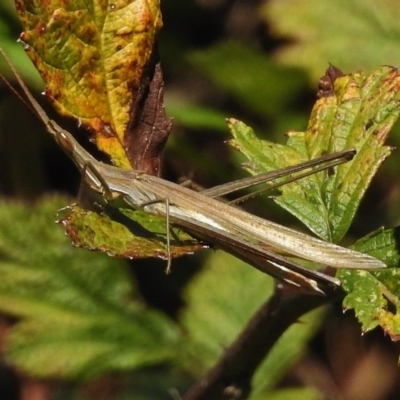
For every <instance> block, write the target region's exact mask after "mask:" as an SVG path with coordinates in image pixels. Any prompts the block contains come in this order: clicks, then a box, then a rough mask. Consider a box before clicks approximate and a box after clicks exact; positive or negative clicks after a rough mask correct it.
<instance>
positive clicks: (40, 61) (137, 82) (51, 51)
mask: <svg viewBox="0 0 400 400" xmlns="http://www.w3.org/2000/svg"><path fill="white" fill-rule="evenodd" d="M16 8H17V11H18V14H19V16H20V18H21V21H22V24H23V26H24V29H25V32H23V33H22V34H21V40H22V41H23V42H24V43H25V44H26V45H25V47H26V52H27V54H28V55H29V57H30V58H31V60H32V61H33V63H34V64H35V65H36V67H37V69H38V71H39V72H40V74H41V76H42V77H43V79H44V81H45V82H46V84H47V87H46V94H47V95H48V97H49V98H50V99H51V101H52V103H53V104H54V106H55V107H56V109H57V111H58V112H59V113H60V114H62V115H67V116H70V117H73V118H74V119H76V120H77V121H79V125H80V126H81V125H82V126H84V127H86V128H87V129H88V130H89V131H93V132H95V137H96V144H97V146H98V148H99V149H101V150H103V151H105V152H106V153H108V154H109V155H110V156H111V157H112V159H113V161H114V163H115V164H116V165H118V166H120V167H125V168H129V167H130V163H129V161H128V159H127V157H126V154H125V150H124V139H125V137H124V136H125V133H126V132H127V126H128V124H129V123H131V121H130V119H131V109H132V105H133V104H135V101H136V100H137V98H136V97H137V96H138V93H139V89H140V87H141V83H142V78H143V74H144V71H145V69H146V67H147V66H148V63H149V60H150V57H151V55H152V52H153V47H154V43H155V38H156V35H157V33H158V31H159V30H160V28H161V26H162V20H161V13H160V7H159V0H151V1H148V0H134V1H132V0H122V1H116V2H108V1H103V0H94V1H93V2H85V1H81V0H78V1H75V0H67V1H65V0H50V1H46V2H42V1H39V2H31V1H27V0H16Z"/></svg>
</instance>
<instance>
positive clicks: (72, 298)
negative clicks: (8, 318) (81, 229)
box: [0, 198, 178, 379]
mask: <svg viewBox="0 0 400 400" xmlns="http://www.w3.org/2000/svg"><path fill="white" fill-rule="evenodd" d="M65 201H67V200H66V199H65V198H64V199H61V198H51V199H47V200H45V201H42V202H40V203H38V204H37V205H36V206H35V207H27V206H24V205H22V204H17V203H15V202H12V203H11V202H9V203H7V202H2V203H1V204H0V254H1V256H0V275H1V280H0V310H1V312H3V313H7V314H9V315H12V316H15V317H17V318H18V320H17V323H16V324H14V325H13V326H12V328H11V329H10V332H9V335H8V339H7V345H6V348H5V354H6V357H7V359H8V360H9V361H10V362H12V363H13V364H14V365H16V366H17V367H18V368H20V369H22V370H25V371H27V372H28V373H29V374H31V375H33V376H39V377H50V376H51V377H57V378H68V379H72V378H73V379H77V378H79V379H85V378H90V377H93V376H96V375H99V374H101V373H104V372H106V371H117V370H127V369H135V368H140V367H143V366H146V365H153V364H158V363H160V362H164V361H166V360H170V359H171V358H172V357H173V356H174V352H175V351H176V346H177V342H178V332H177V330H176V328H175V326H174V324H172V323H171V322H170V321H169V320H168V319H167V318H166V317H164V316H163V315H161V314H159V313H157V312H154V311H150V310H147V309H146V308H145V307H143V305H142V304H141V303H140V301H138V300H137V295H135V294H134V290H133V287H132V282H131V278H130V275H129V274H128V271H127V270H126V268H125V267H124V265H123V264H121V263H120V262H119V261H117V260H116V259H112V258H108V257H106V256H105V255H101V254H96V253H91V252H88V251H84V250H79V249H75V248H73V247H72V246H71V244H70V243H69V242H68V240H66V238H65V236H64V234H63V232H62V229H60V228H59V227H57V225H55V224H54V223H53V221H54V209H56V208H57V207H59V206H60V205H62V204H64V203H65ZM16 221H17V222H18V223H16ZM135 297H136V299H135Z"/></svg>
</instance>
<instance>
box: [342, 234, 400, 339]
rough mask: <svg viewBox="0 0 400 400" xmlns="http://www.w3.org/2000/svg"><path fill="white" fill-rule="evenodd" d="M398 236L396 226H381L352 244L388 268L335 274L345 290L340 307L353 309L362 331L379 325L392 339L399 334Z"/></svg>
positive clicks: (399, 283)
mask: <svg viewBox="0 0 400 400" xmlns="http://www.w3.org/2000/svg"><path fill="white" fill-rule="evenodd" d="M398 237H399V228H396V229H395V230H391V229H390V230H383V229H381V230H379V231H376V232H373V233H371V234H370V235H368V236H366V237H365V238H363V239H361V240H359V241H358V242H357V243H355V245H354V246H353V248H354V249H356V250H359V251H362V252H365V253H368V254H371V255H372V256H374V257H376V258H378V259H380V260H382V261H383V262H384V263H385V264H386V265H387V266H388V268H386V269H384V270H381V271H376V272H367V271H351V270H341V271H339V272H338V275H337V276H338V278H339V279H340V280H341V282H342V285H343V289H344V290H345V291H346V292H347V296H346V298H345V299H344V302H343V307H344V308H345V309H354V312H355V314H356V317H357V319H358V320H359V321H360V323H361V325H362V329H363V331H364V332H367V331H369V330H371V329H374V328H375V327H377V326H380V327H381V328H382V329H383V330H384V331H385V333H386V334H388V335H390V337H391V338H392V339H393V340H397V338H398V337H399V335H400V319H399V311H400V269H399V268H398V265H399V261H400V253H399V250H398ZM390 304H391V305H392V307H390ZM393 307H394V308H393Z"/></svg>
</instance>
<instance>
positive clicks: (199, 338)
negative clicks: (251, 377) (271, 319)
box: [182, 252, 321, 396]
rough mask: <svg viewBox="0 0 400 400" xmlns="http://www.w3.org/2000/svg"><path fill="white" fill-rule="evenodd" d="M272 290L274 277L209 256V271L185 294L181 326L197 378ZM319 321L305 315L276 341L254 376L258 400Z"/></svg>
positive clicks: (186, 355) (186, 354) (188, 361)
mask: <svg viewBox="0 0 400 400" xmlns="http://www.w3.org/2000/svg"><path fill="white" fill-rule="evenodd" d="M273 290H274V281H273V279H272V278H270V277H268V276H267V275H264V274H260V273H259V272H258V271H255V270H253V269H252V268H248V266H247V265H246V264H244V263H243V262H241V261H239V260H237V259H235V258H233V257H232V256H230V255H227V254H225V253H222V252H217V253H215V254H214V255H213V256H212V257H210V258H209V259H208V262H207V269H206V270H204V271H202V273H201V274H199V275H198V276H197V277H196V278H195V279H194V281H192V282H191V284H190V285H189V287H188V288H187V291H186V300H187V310H186V311H185V312H184V313H183V315H182V323H183V325H184V327H185V328H186V332H187V335H188V338H187V341H186V342H185V345H186V346H185V348H184V351H182V358H183V362H184V363H185V364H186V366H187V368H188V369H189V370H190V371H191V372H192V373H193V374H196V375H199V374H202V373H204V371H206V370H207V368H209V367H210V366H211V365H213V364H214V363H215V362H216V361H217V360H218V359H219V358H220V357H221V356H222V355H223V353H224V348H226V347H227V346H229V345H230V344H231V342H232V341H233V340H234V339H235V338H236V336H237V335H238V333H239V332H240V331H241V330H242V329H243V326H244V325H245V324H246V323H247V322H248V319H249V316H250V315H252V314H253V313H254V312H255V311H256V310H257V309H258V308H259V307H260V306H261V304H262V303H264V302H265V301H266V300H267V299H268V297H269V296H270V295H271V294H272V292H273ZM238 299H240V301H238ZM319 321H321V312H320V311H317V312H312V313H309V314H307V315H306V316H304V317H302V318H301V323H297V324H293V325H292V326H291V327H290V328H289V330H287V331H286V332H285V334H284V335H283V336H282V337H281V338H280V339H279V341H278V342H277V344H276V345H275V346H274V348H273V349H272V351H271V353H270V354H269V355H268V356H267V358H266V360H265V361H264V363H263V364H262V366H261V367H260V368H259V369H258V371H257V374H256V377H255V383H254V387H255V392H254V393H255V394H257V396H260V395H261V394H263V393H264V394H265V393H267V392H269V391H270V390H272V389H273V387H274V385H276V383H277V382H278V380H279V379H280V378H281V377H282V375H283V374H284V373H285V372H286V371H287V370H288V368H290V367H291V366H292V365H293V364H294V363H295V362H296V361H298V359H299V357H300V356H301V355H302V354H303V352H304V350H305V347H306V345H307V342H308V340H309V339H310V337H311V336H312V335H313V334H314V332H315V331H316V330H317V329H318V326H319Z"/></svg>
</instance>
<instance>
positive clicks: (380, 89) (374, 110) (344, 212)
mask: <svg viewBox="0 0 400 400" xmlns="http://www.w3.org/2000/svg"><path fill="white" fill-rule="evenodd" d="M399 85H400V77H399V75H398V72H397V70H396V69H395V68H393V67H388V66H385V67H380V68H377V69H376V70H374V71H373V72H371V73H370V74H368V75H367V74H364V73H362V72H357V73H354V74H351V75H346V76H343V77H340V78H338V79H336V80H335V82H334V92H333V93H332V95H329V96H326V97H322V98H320V99H319V100H317V102H316V103H315V106H314V108H313V110H312V112H311V116H310V121H309V124H308V127H307V130H306V131H305V132H293V131H291V132H289V133H288V136H289V139H288V142H287V145H280V144H276V143H271V142H269V141H263V140H259V139H257V138H256V137H255V135H254V132H253V131H252V129H251V128H249V127H247V126H246V125H244V124H243V123H241V122H239V121H236V120H234V119H230V120H229V127H230V129H231V132H232V135H233V136H234V139H233V140H232V141H231V144H232V146H233V147H235V148H236V149H238V150H240V151H241V152H242V153H244V155H245V156H246V157H247V158H248V159H249V161H250V163H249V164H248V165H247V166H246V169H247V170H249V171H250V172H251V173H253V174H257V173H260V172H264V171H272V170H276V169H279V168H283V167H286V166H288V165H294V164H297V163H299V162H302V161H306V160H310V159H314V158H316V157H318V156H321V155H323V154H325V153H333V152H336V151H341V150H344V149H349V148H355V149H356V150H357V154H356V156H355V157H354V159H353V160H352V161H350V162H347V163H346V164H343V165H341V166H339V167H337V168H336V169H335V173H334V174H327V173H326V172H321V173H318V174H314V175H312V176H310V177H307V178H304V179H301V180H299V181H296V182H294V183H291V184H288V185H285V186H283V187H282V188H281V189H280V190H281V192H282V195H281V196H278V197H277V198H276V202H277V203H278V204H280V205H281V206H282V207H283V208H285V209H286V210H288V211H289V212H290V213H292V214H293V215H295V216H296V217H297V218H298V219H300V220H301V221H302V222H303V223H304V224H305V225H306V226H307V227H308V228H309V229H310V230H311V231H313V232H314V233H315V234H316V235H318V236H320V237H321V238H323V239H325V240H328V241H333V242H337V241H339V240H340V239H341V238H342V237H343V236H344V235H345V234H346V232H347V230H348V228H349V226H350V224H351V222H352V220H353V218H354V215H355V213H356V211H357V208H358V206H359V204H360V201H361V199H362V197H363V195H364V193H365V191H366V189H367V187H368V185H369V183H370V181H371V179H372V177H373V176H374V174H375V172H376V171H377V169H378V167H379V166H380V165H381V163H382V162H383V161H384V160H385V158H386V157H387V156H388V155H389V154H390V148H389V147H388V146H383V143H384V141H385V139H386V137H387V135H388V133H389V131H390V129H391V127H392V126H393V124H394V122H395V121H396V120H397V118H398V116H399V110H400V108H399V103H398V100H396V99H395V97H396V94H397V92H398V90H399Z"/></svg>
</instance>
